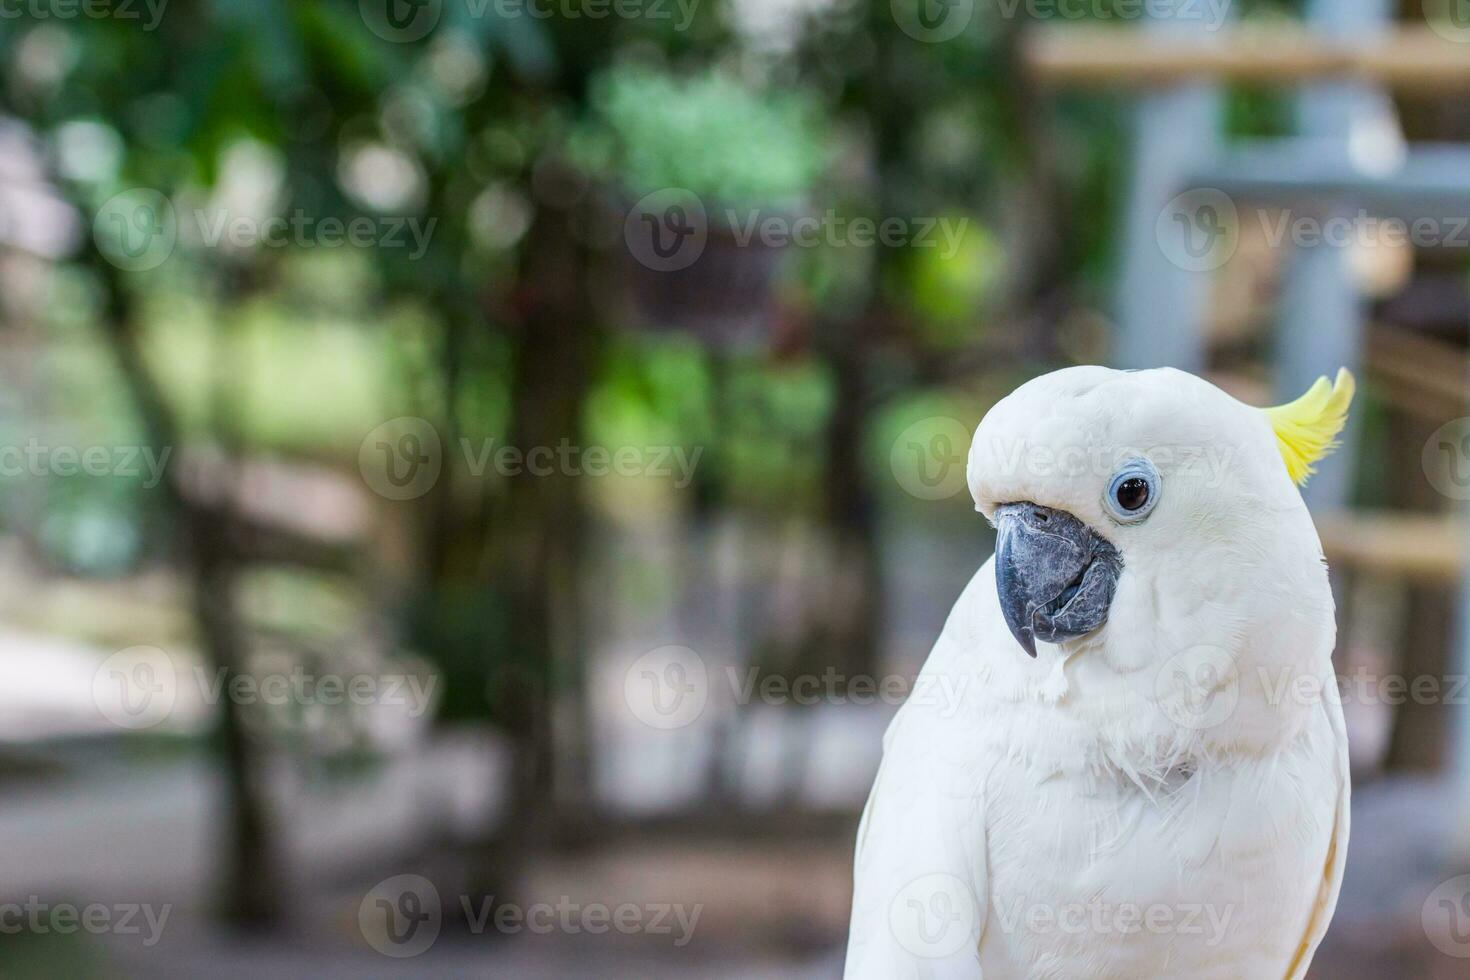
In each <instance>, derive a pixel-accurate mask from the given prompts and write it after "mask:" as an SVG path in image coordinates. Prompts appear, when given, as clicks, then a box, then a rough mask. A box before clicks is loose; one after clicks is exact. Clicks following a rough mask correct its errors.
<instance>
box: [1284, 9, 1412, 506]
mask: <svg viewBox="0 0 1470 980" xmlns="http://www.w3.org/2000/svg"><path fill="white" fill-rule="evenodd" d="M1307 17H1308V21H1309V23H1310V24H1311V25H1312V27H1313V28H1314V29H1316V30H1317V31H1320V32H1321V34H1322V35H1323V36H1325V37H1331V38H1334V39H1345V40H1351V39H1369V38H1372V37H1375V36H1378V35H1379V34H1381V33H1382V32H1383V31H1384V30H1385V28H1386V27H1387V25H1388V19H1389V9H1388V4H1387V2H1386V0H1311V2H1310V4H1309V6H1308V10H1307ZM1297 118H1298V124H1299V128H1300V130H1301V135H1302V136H1304V137H1306V138H1307V139H1309V140H1311V141H1312V142H1313V143H1314V144H1317V145H1320V146H1321V150H1320V151H1319V152H1321V153H1325V154H1326V153H1330V154H1340V155H1342V156H1343V157H1344V158H1346V159H1351V160H1353V161H1354V163H1355V164H1356V165H1357V167H1358V169H1361V170H1369V169H1371V168H1373V167H1374V166H1394V165H1395V155H1397V156H1398V157H1399V158H1401V157H1402V154H1403V149H1404V148H1403V138H1402V134H1401V133H1400V131H1399V128H1398V117H1397V113H1396V112H1395V110H1394V107H1393V102H1392V100H1391V99H1390V98H1389V97H1388V95H1387V93H1385V92H1384V91H1383V90H1382V89H1381V88H1379V87H1378V86H1377V85H1374V84H1371V83H1368V82H1354V81H1324V82H1314V83H1312V84H1310V85H1307V86H1305V87H1304V88H1303V90H1302V92H1301V95H1300V97H1299V98H1298V101H1297ZM1358 207H1360V203H1359V202H1358V201H1356V200H1348V199H1342V200H1336V201H1332V202H1329V203H1328V205H1327V206H1326V207H1325V208H1324V209H1323V210H1322V211H1321V213H1319V214H1318V217H1320V218H1321V219H1322V220H1324V221H1326V220H1329V219H1333V218H1338V219H1344V218H1345V219H1348V220H1351V219H1352V217H1353V215H1354V214H1355V212H1356V209H1357V208H1358ZM1351 259H1352V253H1351V249H1350V248H1345V247H1341V246H1340V245H1333V244H1329V243H1326V242H1320V241H1319V242H1316V243H1315V244H1314V245H1313V246H1312V247H1309V248H1296V249H1294V250H1293V252H1292V254H1291V255H1290V256H1289V258H1288V262H1289V265H1288V268H1287V272H1286V278H1285V284H1284V286H1283V289H1282V298H1281V308H1280V314H1279V315H1280V325H1279V327H1278V331H1277V352H1278V361H1277V365H1278V367H1277V376H1276V382H1277V394H1278V396H1279V398H1280V400H1281V401H1289V400H1290V399H1292V398H1295V397H1297V396H1298V395H1300V394H1301V393H1302V392H1303V391H1306V390H1307V388H1308V387H1309V386H1310V385H1311V383H1312V382H1313V381H1314V380H1316V378H1317V377H1318V376H1319V375H1322V374H1326V375H1329V376H1330V375H1332V374H1333V373H1334V372H1336V370H1337V368H1338V367H1346V368H1348V369H1350V370H1353V371H1354V372H1355V373H1357V368H1358V366H1359V360H1360V359H1359V356H1358V352H1359V350H1360V349H1361V347H1362V342H1363V329H1364V314H1365V311H1364V302H1363V297H1362V295H1361V294H1360V293H1359V291H1358V287H1357V283H1356V282H1355V281H1354V279H1353V273H1352V268H1351V264H1350V263H1351ZM1357 417H1358V414H1356V413H1355V414H1354V415H1353V419H1354V420H1355V419H1356V418H1357ZM1356 430H1357V425H1356V422H1355V421H1350V422H1349V429H1348V431H1347V433H1346V434H1345V435H1344V437H1343V446H1342V448H1341V449H1340V450H1339V451H1338V452H1337V453H1335V454H1333V455H1332V456H1331V457H1329V458H1328V459H1326V460H1325V461H1323V463H1322V464H1321V466H1320V467H1319V469H1318V472H1317V474H1316V475H1315V476H1314V477H1313V478H1312V479H1311V481H1309V482H1308V484H1307V486H1306V489H1305V490H1304V491H1303V496H1305V497H1306V498H1307V503H1308V504H1310V505H1312V506H1313V507H1315V508H1318V509H1323V510H1325V509H1336V508H1340V507H1343V506H1345V505H1346V504H1347V503H1348V498H1349V496H1350V494H1351V492H1352V474H1353V466H1354V462H1355V460H1354V455H1355V454H1354V453H1353V451H1352V450H1353V442H1354V436H1355V434H1356Z"/></svg>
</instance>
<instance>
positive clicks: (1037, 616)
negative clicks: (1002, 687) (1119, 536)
mask: <svg viewBox="0 0 1470 980" xmlns="http://www.w3.org/2000/svg"><path fill="white" fill-rule="evenodd" d="M995 531H996V541H995V584H996V590H997V592H998V594H999V596H1000V610H1001V613H1002V614H1003V615H1004V616H1005V620H1006V625H1007V626H1009V627H1010V629H1011V633H1012V635H1014V636H1015V638H1016V641H1017V642H1018V643H1020V644H1021V648H1022V649H1024V650H1025V651H1026V652H1027V653H1028V654H1030V655H1031V656H1033V657H1034V656H1036V641H1037V640H1044V641H1046V642H1047V643H1056V642H1058V641H1060V640H1062V639H1065V638H1067V637H1069V636H1082V635H1083V634H1084V633H1090V632H1092V631H1093V630H1095V629H1097V628H1098V627H1099V626H1101V625H1102V624H1103V623H1105V622H1107V619H1108V607H1109V606H1111V605H1112V602H1113V589H1114V588H1115V587H1116V586H1117V584H1118V575H1119V574H1120V573H1121V572H1122V571H1123V557H1122V556H1121V555H1120V554H1118V549H1116V548H1114V547H1113V546H1112V545H1111V544H1109V543H1108V542H1107V541H1106V540H1105V539H1104V538H1102V536H1100V535H1099V534H1098V533H1097V532H1096V531H1094V530H1093V529H1092V528H1090V527H1088V526H1087V525H1086V524H1084V523H1083V522H1082V521H1080V520H1078V519H1077V518H1075V517H1073V516H1072V515H1071V514H1069V513H1067V512H1066V511H1064V510H1055V509H1053V508H1051V507H1042V506H1040V505H1038V504H1032V503H1025V502H1022V503H1015V504H1004V505H1002V506H1001V507H999V508H997V509H996V513H995Z"/></svg>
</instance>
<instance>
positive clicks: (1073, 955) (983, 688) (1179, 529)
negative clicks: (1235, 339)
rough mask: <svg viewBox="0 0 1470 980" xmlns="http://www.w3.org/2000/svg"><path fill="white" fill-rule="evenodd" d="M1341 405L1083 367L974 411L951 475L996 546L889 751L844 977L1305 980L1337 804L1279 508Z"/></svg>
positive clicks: (1317, 932) (861, 849)
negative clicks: (1258, 401) (957, 477)
mask: <svg viewBox="0 0 1470 980" xmlns="http://www.w3.org/2000/svg"><path fill="white" fill-rule="evenodd" d="M1352 393H1353V380H1352V376H1351V375H1350V374H1348V373H1347V372H1346V371H1340V372H1339V373H1338V376H1337V380H1336V382H1335V383H1329V382H1328V380H1327V379H1326V378H1322V379H1321V380H1319V381H1318V382H1317V384H1316V385H1314V386H1313V387H1312V389H1311V390H1310V391H1308V392H1307V393H1306V394H1305V395H1303V396H1302V397H1301V398H1300V399H1298V400H1297V401H1295V402H1292V403H1290V404H1288V405H1283V406H1281V407H1278V408H1272V409H1259V408H1254V407H1251V406H1248V405H1245V404H1243V403H1242V402H1239V401H1237V400H1236V399H1234V398H1232V397H1230V396H1229V395H1227V394H1225V393H1224V392H1222V391H1221V390H1219V389H1218V388H1216V387H1214V386H1213V385H1211V384H1209V383H1208V382H1205V381H1203V380H1201V379H1199V378H1196V377H1194V376H1192V375H1189V374H1186V373H1183V372H1180V371H1175V370H1171V369H1161V370H1151V371H1137V372H1125V371H1115V370H1110V369H1107V368H1101V367H1076V368H1068V369H1066V370H1062V371H1057V372H1055V373H1052V374H1048V375H1045V376H1043V377H1040V378H1037V379H1035V380H1033V381H1031V382H1029V383H1027V384H1025V385H1022V386H1021V387H1020V388H1018V389H1017V390H1016V391H1015V392H1013V393H1012V394H1011V395H1009V396H1008V397H1006V398H1005V399H1003V400H1002V401H1001V402H999V403H998V404H997V405H996V406H995V407H994V408H993V409H991V410H990V412H989V413H988V414H987V415H986V416H985V418H984V419H983V420H982V421H981V423H980V426H979V428H978V429H977V430H976V432H975V438H974V442H973V444H972V446H971V449H970V455H969V464H968V470H967V475H968V482H969V488H970V493H971V494H972V496H973V497H974V499H975V504H976V508H977V510H979V511H980V513H982V514H984V515H985V517H987V518H988V519H989V520H990V521H991V522H992V523H993V524H994V525H995V529H996V536H997V542H996V551H995V555H994V557H993V558H991V559H990V560H989V561H987V562H986V563H985V565H984V566H983V567H982V568H981V569H980V571H979V572H978V573H977V574H976V575H975V577H974V578H973V579H972V580H971V582H970V583H969V585H968V586H967V587H966V588H965V590H964V593H963V594H962V595H961V596H960V598H959V600H958V602H956V604H955V606H954V609H953V611H952V612H951V613H950V616H949V619H948V621H947V622H946V623H945V626H944V629H943V632H942V633H941V634H940V636H939V639H938V641H937V642H936V643H935V645H934V649H933V651H932V652H931V653H930V655H929V659H928V661H927V662H926V664H925V666H924V668H923V672H922V674H921V675H920V677H919V679H918V681H917V682H916V683H915V686H914V688H913V691H914V693H913V695H911V697H910V699H909V700H908V702H907V703H906V704H905V705H904V706H903V708H902V709H901V710H900V711H899V712H898V715H897V716H896V717H895V719H894V721H893V723H892V725H891V726H890V727H889V729H888V732H887V734H886V736H885V737H884V740H883V762H882V765H881V767H880V769H879V772H878V776H877V778H876V780H875V782H874V784H873V790H872V794H871V795H870V797H869V799H868V804H867V808H866V809H865V811H864V813H863V819H862V823H861V825H860V827H859V829H858V839H857V856H856V860H855V882H854V886H855V887H854V895H853V906H852V924H851V931H850V935H849V939H848V947H847V970H846V975H847V976H848V977H849V978H872V980H903V978H908V977H923V978H949V977H965V978H978V977H984V978H985V980H1012V978H1058V980H1083V978H1102V977H1107V978H1119V980H1145V978H1176V977H1177V978H1188V980H1212V978H1216V980H1242V978H1246V980H1265V978H1272V980H1282V978H1286V980H1291V978H1298V977H1301V976H1303V975H1304V974H1305V973H1306V970H1307V966H1308V964H1309V963H1310V962H1311V959H1312V956H1313V954H1314V952H1315V951H1316V949H1317V945H1318V943H1319V942H1320V941H1321V939H1322V935H1323V933H1324V932H1325V931H1326V929H1327V924H1328V921H1329V920H1330V919H1331V917H1332V912H1333V909H1334V907H1335V905H1336V901H1337V893H1338V887H1339V884H1340V883H1341V880H1342V869H1343V860H1344V856H1345V854H1346V851H1347V838H1348V791H1349V787H1348V762H1347V740H1346V734H1345V732H1344V728H1343V719H1342V709H1341V703H1340V700H1339V699H1338V698H1337V697H1335V696H1334V695H1336V693H1337V688H1336V686H1335V685H1336V680H1335V677H1334V674H1333V669H1332V663H1331V655H1332V648H1333V643H1334V638H1335V633H1336V629H1335V625H1334V616H1333V600H1332V593H1331V592H1330V590H1329V588H1328V582H1327V569H1326V566H1325V564H1324V562H1323V558H1322V546H1321V543H1320V541H1319V539H1318V537H1317V533H1316V530H1315V528H1314V527H1313V525H1312V520H1311V518H1310V517H1309V516H1308V513H1307V509H1306V506H1305V505H1304V504H1303V502H1302V498H1301V494H1300V493H1299V491H1298V489H1297V484H1299V483H1301V482H1303V481H1304V480H1305V479H1306V477H1307V476H1308V475H1309V474H1310V473H1311V471H1312V467H1313V464H1314V463H1315V462H1316V461H1317V460H1318V459H1319V458H1321V457H1322V456H1323V455H1325V453H1326V452H1327V451H1328V450H1329V449H1330V448H1331V447H1332V446H1333V445H1334V439H1335V437H1336V436H1337V434H1338V432H1339V431H1340V430H1341V428H1342V425H1343V422H1344V420H1345V418H1346V413H1347V406H1348V402H1349V401H1350V400H1351V398H1352ZM936 682H937V683H936ZM935 692H939V693H940V694H943V693H944V692H948V696H935ZM921 695H925V696H921Z"/></svg>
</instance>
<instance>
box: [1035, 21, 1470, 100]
mask: <svg viewBox="0 0 1470 980" xmlns="http://www.w3.org/2000/svg"><path fill="white" fill-rule="evenodd" d="M1022 60H1023V63H1024V64H1025V65H1026V67H1027V70H1029V71H1030V72H1031V73H1032V75H1033V76H1034V77H1035V78H1036V79H1037V80H1038V81H1039V82H1041V83H1043V84H1047V85H1052V86H1083V85H1109V86H1123V87H1134V88H1152V87H1157V86H1165V85H1176V84H1179V83H1182V82H1188V81H1199V80H1202V79H1214V80H1220V81H1230V82H1248V83H1255V84H1262V85H1292V84H1297V83H1300V82H1307V81H1313V80H1322V79H1329V78H1356V79H1360V80H1364V81H1373V82H1378V83H1381V84H1384V85H1389V86H1393V87H1395V88H1404V89H1419V90H1432V91H1436V92H1444V91H1447V90H1451V89H1467V88H1470V53H1467V51H1466V46H1465V45H1463V44H1456V43H1454V42H1452V41H1449V40H1447V39H1446V38H1444V37H1441V36H1440V35H1438V34H1436V33H1435V32H1434V31H1432V30H1430V28H1429V27H1428V26H1403V27H1398V28H1395V29H1393V30H1390V31H1387V32H1385V33H1384V34H1383V35H1382V36H1381V37H1378V38H1376V39H1374V40H1371V41H1354V40H1344V39H1332V38H1325V37H1322V36H1321V35H1319V34H1313V33H1311V32H1310V31H1308V30H1307V29H1306V28H1305V27H1303V26H1301V25H1295V24H1294V25H1290V26H1287V25H1281V24H1271V25H1266V24H1249V25H1244V26H1238V27H1230V28H1225V29H1222V30H1220V31H1217V32H1215V33H1213V34H1210V35H1209V36H1207V37H1203V38H1199V37H1185V38H1181V37H1177V36H1174V37H1171V36H1169V35H1166V34H1154V33H1148V32H1145V31H1141V30H1133V29H1130V28H1107V27H1076V26H1044V27H1037V28H1035V29H1033V30H1032V31H1031V32H1030V35H1029V37H1028V38H1027V39H1026V41H1025V42H1024V44H1023V49H1022Z"/></svg>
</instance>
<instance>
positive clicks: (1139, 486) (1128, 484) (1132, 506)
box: [1114, 476, 1148, 511]
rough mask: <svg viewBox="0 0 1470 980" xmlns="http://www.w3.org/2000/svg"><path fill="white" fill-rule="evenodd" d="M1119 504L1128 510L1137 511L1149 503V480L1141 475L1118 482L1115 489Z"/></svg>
mask: <svg viewBox="0 0 1470 980" xmlns="http://www.w3.org/2000/svg"><path fill="white" fill-rule="evenodd" d="M1114 495H1115V496H1116V497H1117V498H1118V506H1119V507H1122V508H1123V509H1124V510H1126V511H1135V510H1138V509H1139V508H1140V507H1142V506H1143V505H1144V504H1146V503H1148V481H1147V480H1145V479H1143V478H1141V477H1137V476H1135V477H1130V478H1129V479H1127V480H1124V481H1123V482H1122V483H1120V484H1118V489H1117V490H1116V491H1114Z"/></svg>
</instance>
